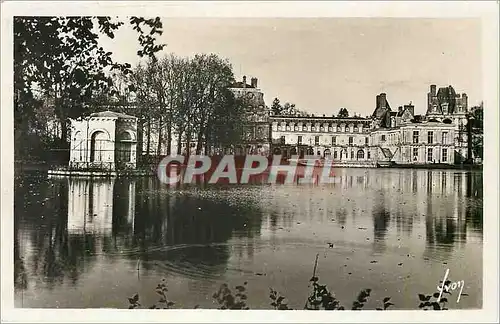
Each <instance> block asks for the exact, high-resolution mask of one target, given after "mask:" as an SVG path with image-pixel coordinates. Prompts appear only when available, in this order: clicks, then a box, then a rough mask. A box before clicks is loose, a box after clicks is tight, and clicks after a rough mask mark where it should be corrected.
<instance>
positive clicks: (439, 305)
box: [418, 280, 451, 310]
mask: <svg viewBox="0 0 500 324" xmlns="http://www.w3.org/2000/svg"><path fill="white" fill-rule="evenodd" d="M440 283H442V281H440ZM449 284H451V281H450V280H446V281H445V283H444V286H448V285H449ZM444 294H448V295H451V292H449V291H447V290H443V295H442V296H441V299H440V300H439V302H438V298H439V295H440V294H439V292H435V293H434V294H432V296H431V295H424V294H418V299H419V300H420V304H419V305H418V308H420V309H423V310H430V309H431V310H447V309H448V308H446V303H447V302H448V298H446V297H444Z"/></svg>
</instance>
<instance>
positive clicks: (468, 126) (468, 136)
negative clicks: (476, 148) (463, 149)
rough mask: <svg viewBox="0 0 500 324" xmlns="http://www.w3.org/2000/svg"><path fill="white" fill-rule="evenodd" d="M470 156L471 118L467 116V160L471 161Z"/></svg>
mask: <svg viewBox="0 0 500 324" xmlns="http://www.w3.org/2000/svg"><path fill="white" fill-rule="evenodd" d="M473 160H474V159H473V158H472V119H471V118H470V116H467V162H468V163H471V164H472V162H473Z"/></svg>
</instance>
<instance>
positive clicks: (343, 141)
mask: <svg viewBox="0 0 500 324" xmlns="http://www.w3.org/2000/svg"><path fill="white" fill-rule="evenodd" d="M230 89H231V91H232V92H233V93H234V94H235V96H236V97H239V98H245V102H246V103H247V104H248V107H247V110H246V120H247V123H246V125H245V127H244V136H243V140H242V142H241V143H239V144H237V145H233V146H231V147H227V148H221V149H219V152H224V153H226V154H235V155H245V154H260V155H270V154H280V155H282V156H283V157H291V156H294V155H297V156H299V157H302V156H305V155H315V156H318V157H322V158H329V159H333V160H334V161H335V163H336V165H338V166H374V167H375V166H385V165H391V164H403V165H404V164H406V165H407V164H429V163H441V164H454V163H456V162H457V161H460V160H462V161H463V160H464V159H465V157H466V155H467V140H466V139H467V138H466V137H467V134H466V132H464V131H463V129H464V128H463V126H464V124H466V114H467V112H468V103H467V95H466V94H465V93H464V94H461V95H459V94H456V92H455V90H454V89H453V87H452V86H448V87H443V88H439V89H438V90H437V88H436V86H435V85H431V86H430V91H429V93H428V107H427V110H426V113H425V115H417V114H415V107H414V105H413V104H412V103H411V102H410V103H409V104H407V105H403V106H399V107H398V108H397V109H392V108H391V106H390V104H389V101H388V99H387V95H386V94H385V93H381V94H379V95H377V96H376V100H375V109H374V111H373V113H372V115H371V116H369V117H338V116H337V117H334V116H332V117H328V116H314V115H307V116H303V115H300V116H299V115H286V116H285V115H273V114H272V113H271V111H270V109H269V108H268V107H267V106H266V104H265V102H264V93H263V92H262V90H261V89H260V88H258V80H257V78H251V82H250V83H247V80H246V77H243V80H242V81H241V82H236V83H235V84H233V85H232V86H231V88H230ZM156 143H157V139H155V137H154V134H153V137H152V139H151V143H150V145H151V146H152V147H154V146H155V145H156ZM144 145H145V143H143V146H144ZM179 145H180V146H181V150H180V151H181V152H182V154H188V152H190V154H194V149H195V147H196V143H193V142H191V145H190V146H191V147H190V148H187V147H186V146H187V143H185V141H181V142H180V143H178V140H177V137H176V136H172V143H171V147H172V152H177V148H178V146H179ZM143 152H144V150H143ZM162 153H165V152H162Z"/></svg>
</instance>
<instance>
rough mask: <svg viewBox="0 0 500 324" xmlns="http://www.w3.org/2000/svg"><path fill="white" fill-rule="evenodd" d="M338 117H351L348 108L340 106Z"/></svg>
mask: <svg viewBox="0 0 500 324" xmlns="http://www.w3.org/2000/svg"><path fill="white" fill-rule="evenodd" d="M337 117H338V118H345V117H349V111H348V110H347V108H340V110H339V113H338V114H337Z"/></svg>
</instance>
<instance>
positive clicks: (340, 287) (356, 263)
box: [14, 169, 483, 309]
mask: <svg viewBox="0 0 500 324" xmlns="http://www.w3.org/2000/svg"><path fill="white" fill-rule="evenodd" d="M335 175H336V177H337V178H338V181H335V183H330V184H255V185H251V184H250V185H221V184H219V185H179V186H177V187H174V188H172V187H167V186H166V185H164V184H161V183H160V182H159V181H158V180H157V179H156V178H137V179H121V178H119V179H107V180H106V179H101V180H83V179H75V178H72V179H69V178H58V179H52V178H47V175H46V174H45V173H41V172H40V173H39V172H26V173H24V174H22V175H19V176H17V177H16V188H15V222H14V224H15V228H14V230H15V244H14V257H15V287H16V291H15V304H16V307H37V308H39V307H42V308H43V307H45V308H128V306H129V302H128V297H130V296H132V295H134V294H135V293H138V294H139V296H140V302H141V304H142V305H144V306H145V307H148V306H150V305H152V304H154V303H155V302H157V301H158V297H159V296H158V294H157V293H156V292H155V288H156V286H157V285H158V283H160V282H161V281H162V279H165V282H166V284H167V287H168V295H167V296H168V299H169V300H171V301H173V302H174V303H175V304H174V306H173V307H174V308H193V307H195V306H196V307H200V308H217V307H218V304H217V303H216V302H215V301H214V299H213V298H212V295H213V293H214V292H216V291H217V290H218V288H219V287H220V285H221V284H223V283H227V284H228V285H229V286H230V288H232V289H234V287H235V286H237V285H242V284H243V283H245V282H246V283H247V284H246V287H247V296H248V299H247V301H246V302H247V305H248V306H249V307H250V308H251V309H272V307H271V306H270V303H271V300H270V299H269V289H270V288H273V289H274V290H276V291H278V292H279V293H280V294H281V295H283V296H285V297H286V301H287V302H288V305H289V307H292V308H295V309H302V308H303V307H304V304H305V302H306V299H307V297H308V294H309V293H310V292H311V282H310V281H309V280H310V279H311V277H312V274H313V268H314V263H315V259H316V256H318V262H317V269H316V276H318V277H319V281H320V283H321V284H325V285H327V286H328V289H330V290H331V291H332V292H334V293H335V296H336V297H337V298H338V299H339V300H340V302H341V304H342V305H344V306H345V307H346V308H350V307H351V305H352V302H353V300H354V299H355V298H356V296H357V295H358V293H359V292H360V290H362V289H365V288H370V289H372V293H371V296H370V298H369V300H368V302H367V303H366V305H365V308H366V309H374V308H375V307H379V306H380V305H381V303H382V300H383V299H384V297H391V302H392V303H394V304H395V305H394V306H392V307H391V308H392V309H418V304H419V298H418V294H419V293H424V294H432V293H434V292H436V291H437V289H436V286H437V285H438V284H439V281H440V280H442V279H443V276H444V274H445V272H446V271H447V269H449V276H448V277H449V279H450V280H452V281H460V280H463V281H464V289H463V294H464V295H463V296H461V298H460V301H459V302H458V303H457V300H456V299H457V298H456V297H457V294H458V293H457V292H456V291H455V292H453V295H451V296H452V297H449V298H448V299H449V303H448V307H449V308H450V309H455V308H461V309H464V308H481V307H482V270H483V268H482V264H483V262H482V261H483V248H482V246H483V221H482V220H483V191H482V188H483V184H482V182H483V174H482V172H470V171H467V172H466V171H456V170H412V169H337V170H335Z"/></svg>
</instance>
